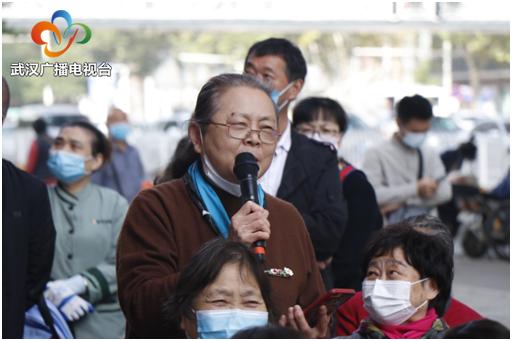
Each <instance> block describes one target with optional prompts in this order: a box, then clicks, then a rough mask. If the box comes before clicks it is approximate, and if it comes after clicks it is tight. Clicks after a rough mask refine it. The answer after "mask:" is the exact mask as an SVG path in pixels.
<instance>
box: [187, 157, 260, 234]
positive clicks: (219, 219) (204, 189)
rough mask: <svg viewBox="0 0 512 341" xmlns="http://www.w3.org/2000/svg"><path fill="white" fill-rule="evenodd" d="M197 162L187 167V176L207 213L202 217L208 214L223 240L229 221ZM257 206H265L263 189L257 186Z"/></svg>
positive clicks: (227, 231) (227, 230) (227, 232)
mask: <svg viewBox="0 0 512 341" xmlns="http://www.w3.org/2000/svg"><path fill="white" fill-rule="evenodd" d="M199 168H200V163H199V160H198V161H195V162H194V163H193V164H191V165H190V167H188V171H187V172H188V175H189V176H190V179H191V180H192V185H193V186H194V189H195V192H196V193H197V194H198V195H199V198H200V200H201V202H202V203H203V206H204V207H205V208H206V210H207V212H201V213H202V214H203V215H205V214H209V215H210V217H211V218H212V219H213V222H214V223H215V226H214V228H216V230H217V232H218V233H219V234H220V235H222V237H224V239H227V238H228V235H229V224H230V223H231V220H230V219H229V216H228V213H227V212H226V209H225V208H224V205H223V204H222V202H221V201H220V198H219V196H218V195H217V193H216V192H215V190H214V189H213V187H212V185H210V183H209V182H208V181H206V179H205V178H204V176H203V173H202V172H201V170H200V169H199ZM258 204H259V205H260V206H263V205H264V204H265V193H263V189H262V188H261V186H260V185H259V184H258Z"/></svg>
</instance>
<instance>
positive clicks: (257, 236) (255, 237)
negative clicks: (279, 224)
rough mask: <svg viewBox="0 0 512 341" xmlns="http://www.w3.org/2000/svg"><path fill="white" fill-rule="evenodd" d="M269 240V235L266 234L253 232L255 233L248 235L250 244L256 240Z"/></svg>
mask: <svg viewBox="0 0 512 341" xmlns="http://www.w3.org/2000/svg"><path fill="white" fill-rule="evenodd" d="M269 238H270V233H267V232H261V231H260V232H255V233H252V234H251V235H250V237H249V238H248V240H249V239H251V240H252V241H251V243H253V242H255V241H257V240H268V239H269Z"/></svg>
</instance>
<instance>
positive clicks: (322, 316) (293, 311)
mask: <svg viewBox="0 0 512 341" xmlns="http://www.w3.org/2000/svg"><path fill="white" fill-rule="evenodd" d="M317 316H318V320H317V321H318V322H317V323H316V326H315V327H313V328H312V327H311V326H310V325H309V323H308V321H307V320H306V317H305V316H304V312H303V311H302V308H301V307H300V306H298V305H295V306H293V307H289V308H288V314H287V315H281V317H280V318H279V325H281V326H282V327H286V326H288V327H291V328H293V329H296V330H298V331H300V332H302V333H303V334H304V336H305V337H306V338H307V339H320V338H326V337H327V332H328V331H329V320H330V316H328V315H327V307H326V306H325V305H323V306H321V307H320V308H319V309H318V315H317Z"/></svg>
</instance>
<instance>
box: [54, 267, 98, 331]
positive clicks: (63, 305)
mask: <svg viewBox="0 0 512 341" xmlns="http://www.w3.org/2000/svg"><path fill="white" fill-rule="evenodd" d="M77 277H79V278H77ZM80 279H81V280H83V281H84V282H85V280H84V279H83V278H82V277H81V276H80V275H77V276H73V277H71V278H70V279H67V280H57V281H53V282H49V283H48V284H47V285H46V288H47V289H46V291H45V292H44V296H45V297H46V299H48V300H49V301H50V302H52V303H53V304H54V305H55V306H56V307H57V308H59V310H60V311H61V312H62V313H63V314H64V316H65V317H66V319H67V320H68V321H75V320H78V319H80V318H81V317H82V316H84V315H85V314H87V313H90V312H92V311H93V306H92V304H90V303H89V302H87V301H86V300H84V299H83V298H81V297H80V296H77V292H75V291H74V290H77V291H82V290H83V289H82V288H81V287H80V282H79V281H78V280H80ZM68 285H69V286H71V287H72V288H73V289H71V288H70V287H69V286H68ZM83 287H84V288H85V283H84V284H83ZM83 291H85V290H83ZM83 291H82V292H83Z"/></svg>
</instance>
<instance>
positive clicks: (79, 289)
mask: <svg viewBox="0 0 512 341" xmlns="http://www.w3.org/2000/svg"><path fill="white" fill-rule="evenodd" d="M61 287H67V288H68V289H70V290H71V291H72V292H73V293H74V294H77V295H80V294H83V293H85V291H86V290H87V282H86V280H85V278H83V277H82V276H81V275H75V276H73V277H69V278H67V279H59V280H56V281H52V282H48V284H47V285H46V288H47V289H48V290H57V291H58V290H60V288H61Z"/></svg>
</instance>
